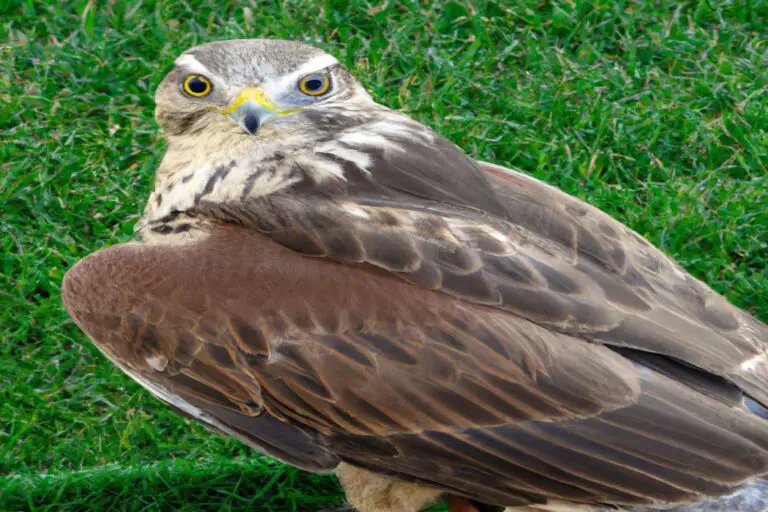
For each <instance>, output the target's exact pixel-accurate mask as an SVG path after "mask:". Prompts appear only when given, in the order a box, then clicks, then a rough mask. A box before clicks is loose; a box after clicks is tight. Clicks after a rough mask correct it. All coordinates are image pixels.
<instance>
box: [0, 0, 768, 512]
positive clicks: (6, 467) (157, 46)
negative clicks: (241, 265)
mask: <svg viewBox="0 0 768 512" xmlns="http://www.w3.org/2000/svg"><path fill="white" fill-rule="evenodd" d="M470 3H471V4H472V7H470V6H469V4H470ZM278 4H279V5H278ZM0 18H1V19H2V24H1V25H0V35H2V38H1V39H0V41H2V42H0V44H1V45H2V46H0V131H1V132H2V144H0V244H1V245H2V260H1V262H2V272H0V337H1V339H2V343H1V344H0V510H3V511H5V510H10V511H15V510H36V511H44V510H46V511H57V512H58V511H74V510H78V511H79V510H93V511H106V510H121V511H122V510H124V511H151V510H161V509H162V510H183V511H193V510H195V511H197V510H201V511H202V510H205V511H208V510H211V511H217V510H233V511H234V510H237V511H256V510H259V511H291V510H313V509H316V508H320V507H321V506H322V505H330V504H333V503H338V502H340V500H341V499H342V498H341V496H340V492H339V488H338V486H337V483H336V481H335V479H333V478H332V477H327V476H316V475H309V474H306V473H303V472H300V471H297V470H294V469H292V468H289V467H287V466H284V465H282V464H280V463H278V462H276V461H274V460H271V459H268V458H264V457H261V456H258V455H255V454H254V452H252V451H250V450H249V449H247V448H245V447H243V446H242V445H240V444H239V443H238V442H235V441H233V440H229V439H225V438H220V437H217V436H215V435H213V434H210V433H208V431H206V430H204V429H203V428H201V427H199V426H197V425H194V424H191V423H188V422H187V421H186V420H183V419H182V418H181V417H179V416H177V415H176V414H175V413H173V412H172V411H171V410H170V409H169V408H166V407H165V406H164V405H162V404H161V403H159V402H158V401H157V400H155V399H154V398H152V397H151V396H150V395H149V393H148V392H145V391H143V390H142V389H141V388H140V387H139V386H138V385H136V384H134V383H133V382H132V381H130V380H129V379H128V378H127V377H124V376H123V375H122V373H120V372H118V371H117V370H116V369H115V368H114V367H113V366H112V365H110V364H108V363H107V361H106V360H105V359H104V358H103V357H102V356H101V355H100V354H99V353H98V352H97V350H96V349H95V348H94V347H93V346H92V345H91V344H90V343H89V342H88V341H87V340H86V338H85V337H84V335H83V334H82V333H81V332H80V331H79V330H78V329H77V328H76V326H75V325H74V324H73V323H72V322H71V321H70V320H69V318H68V316H67V315H66V314H65V312H64V309H63V307H62V305H61V300H60V294H59V291H60V284H61V279H62V276H63V275H64V272H65V271H66V270H67V268H69V267H70V266H71V265H72V264H74V263H75V262H76V261H77V260H79V259H80V258H82V257H83V256H85V255H86V254H88V253H90V252H92V251H94V250H96V249H98V248H100V247H104V246H106V245H111V244H115V243H117V242H120V241H124V240H127V239H129V238H130V237H131V232H132V227H133V224H134V223H135V221H136V220H137V219H138V216H139V213H140V211H141V209H142V207H143V204H144V202H145V200H146V198H147V196H148V194H149V192H150V187H151V183H152V177H153V172H154V169H155V168H156V166H157V165H158V162H159V159H160V157H161V154H162V151H163V143H162V141H161V139H160V136H159V133H158V129H157V127H156V125H155V123H154V120H153V100H152V97H153V92H154V88H155V86H156V85H157V84H158V82H159V81H160V79H161V78H162V77H163V75H164V74H165V72H166V71H167V70H168V69H170V66H171V65H172V62H173V59H174V58H175V56H176V55H177V54H178V53H180V52H181V51H183V50H184V49H186V48H188V47H190V46H192V45H195V44H198V43H202V42H207V41H213V40H217V39H228V38H245V37H263V36H267V37H277V38H289V39H301V40H304V41H307V42H314V43H316V44H318V45H319V46H321V47H323V48H325V49H327V50H330V51H331V52H332V53H334V54H335V55H337V56H338V57H339V58H341V59H342V60H343V61H344V62H345V63H346V64H347V65H348V66H349V67H350V68H352V69H353V70H354V71H355V72H356V74H357V75H358V76H359V77H360V78H361V79H362V81H363V83H364V84H365V86H366V87H367V88H368V90H369V91H370V92H371V93H372V94H373V96H374V97H375V98H376V99H377V100H378V101H379V102H381V103H384V104H387V105H389V106H392V107H395V108H398V109H402V110H404V111H405V112H407V113H409V114H410V115H411V116H413V117H415V118H416V119H418V120H420V121H422V122H424V123H427V124H429V125H431V126H433V127H434V128H436V129H437V130H438V131H440V132H441V133H442V134H444V135H445V136H447V137H448V138H450V139H451V140H453V141H454V142H456V143H458V144H459V145H461V146H462V147H464V148H465V149H466V150H467V151H469V152H470V153H471V154H473V155H475V156H477V157H480V158H482V159H486V160H492V161H495V162H498V163H502V164H506V165H510V166H514V167H516V168H518V169H521V170H523V171H527V172H529V173H532V174H533V175H535V176H537V177H539V178H541V179H543V180H546V181H548V182H550V183H552V184H554V185H556V186H558V187H560V188H562V189H564V190H565V191H567V192H569V193H571V194H575V195H577V196H579V197H581V198H584V199H587V200H588V201H589V202H591V203H592V204H594V205H596V206H598V207H600V208H602V209H604V210H606V211H607V212H609V213H610V214H612V215H614V216H615V217H617V218H618V219H620V220H622V221H624V222H625V223H627V224H628V225H629V226H631V227H632V228H634V229H636V230H637V231H639V232H640V233H641V234H643V235H645V236H647V237H648V238H649V239H650V240H651V241H652V242H653V243H655V244H657V245H658V246H660V247H661V248H663V249H664V250H665V251H666V252H668V253H669V254H671V255H672V256H674V257H675V258H677V259H678V260H679V261H680V262H681V263H682V265H683V266H684V267H686V268H687V269H688V270H689V271H691V272H692V273H693V274H694V275H696V276H698V277H700V278H702V279H704V280H705V281H706V282H708V283H709V284H711V285H712V286H713V287H714V288H715V289H717V290H718V291H719V292H722V293H724V294H725V295H726V296H727V297H728V298H729V299H730V300H732V301H733V302H734V303H736V304H737V305H739V306H742V307H745V308H747V309H748V310H750V311H752V312H753V313H754V314H756V315H757V316H758V317H759V318H761V319H762V320H763V321H768V1H766V0H734V1H732V2H718V1H715V0H702V1H700V2H699V1H682V2H680V1H672V0H656V1H642V2H640V1H621V0H597V1H593V2H586V1H582V0H551V1H546V0H539V1H536V0H508V1H501V0H499V1H475V2H444V3H441V4H440V5H437V3H435V2H422V3H420V4H418V3H416V2H391V1H390V2H387V1H385V0H372V1H371V2H366V1H360V0H353V1H351V2H342V1H330V0H328V1H325V2H300V1H292V0H288V1H284V2H275V3H274V4H273V3H272V2H256V1H251V2H247V1H244V2H234V1H232V2H227V1H222V0H200V1H188V2H184V1H179V2H170V1H168V2H158V3H153V2H148V1H122V0H111V1H108V2H107V1H93V0H90V1H84V0H73V1H61V0H60V1H49V2H35V1H33V0H26V1H21V0H5V1H4V2H2V6H0Z"/></svg>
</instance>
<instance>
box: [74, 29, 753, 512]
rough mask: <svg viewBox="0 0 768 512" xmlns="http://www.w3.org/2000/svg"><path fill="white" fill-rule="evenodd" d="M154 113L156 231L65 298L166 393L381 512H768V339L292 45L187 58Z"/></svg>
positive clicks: (227, 49) (193, 413)
mask: <svg viewBox="0 0 768 512" xmlns="http://www.w3.org/2000/svg"><path fill="white" fill-rule="evenodd" d="M156 119H157V122H158V124H159V125H160V127H161V128H162V130H163V132H164V134H165V138H166V140H167V152H166V153H165V156H164V158H163V160H162V163H161V164H160V167H159V169H158V171H157V174H156V178H155V184H154V190H153V192H152V193H151V195H150V197H149V200H148V202H147V204H146V208H145V210H144V213H143V216H142V217H141V219H140V221H139V222H138V224H137V226H136V235H137V237H136V241H134V242H131V243H125V244H121V245H117V246H113V247H109V248H106V249H102V250H99V251H97V252H95V253H93V254H91V255H89V256H87V257H86V258H84V259H83V260H81V261H80V262H79V263H77V265H75V266H74V267H73V268H72V269H70V270H69V271H68V272H67V274H66V277H65V279H64V282H63V285H62V294H63V300H64V303H65V305H66V308H67V310H68V311H69V314H70V315H71V316H72V318H73V319H74V321H75V322H76V323H77V325H78V326H79V327H80V328H81V329H82V330H83V331H84V332H85V333H86V334H87V336H88V337H89V338H90V339H91V340H92V341H93V342H94V343H95V344H96V346H97V347H98V348H99V349H100V350H101V351H102V352H103V353H104V355H105V356H106V357H107V358H108V359H109V360H110V361H112V363H114V364H115V365H116V366H117V367H119V368H120V369H121V370H122V371H123V372H125V373H126V374H128V375H129V376H130V377H132V378H133V379H135V380H136V381H138V382H139V383H140V384H141V385H142V386H144V387H145V388H146V389H148V390H149V391H150V392H151V393H152V394H153V395H155V396H156V397H157V398H159V399H160V400H162V401H164V402H166V403H168V404H169V405H171V406H172V407H174V408H175V409H176V410H178V411H179V412H181V413H183V414H184V415H186V416H188V417H191V418H193V419H194V420H196V421H199V422H201V423H203V424H205V425H207V426H208V427H210V428H211V429H213V430H215V431H218V432H220V433H223V434H226V435H230V436H234V437H236V438H238V439H240V440H242V441H243V442H244V443H246V444H248V445H250V446H252V447H253V448H256V449H258V450H260V451H261V452H263V453H265V454H268V455H270V456H273V457H276V458H277V459H280V460H282V461H284V462H286V463H288V464H291V465H294V466H297V467H299V468H303V469H305V470H308V471H314V472H337V473H338V474H339V476H340V478H341V481H342V484H343V485H344V487H345V489H346V491H347V497H348V499H349V501H350V503H351V504H352V505H354V506H356V507H357V508H358V510H360V511H361V512H396V511H397V512H415V511H417V510H420V509H421V508H422V507H423V506H426V505H428V504H429V503H431V502H434V501H435V500H439V499H444V500H445V501H446V502H448V503H449V505H450V507H451V509H452V510H453V511H460V510H465V511H469V510H481V509H486V508H487V507H489V506H493V507H507V508H508V509H509V510H550V511H555V510H557V511H563V510H574V511H587V510H589V511H598V510H599V511H602V510H605V511H607V510H626V511H635V512H636V511H648V510H657V509H665V508H671V509H673V510H675V511H704V510H713V511H714V510H732V511H740V512H748V511H754V512H756V511H758V510H760V511H762V510H764V507H767V506H768V489H767V488H766V486H765V483H764V481H763V479H762V475H765V474H766V473H768V408H767V406H768V356H766V344H767V343H768V326H766V325H764V324H763V323H761V322H760V321H758V320H757V319H755V318H753V317H752V316H750V315H749V314H748V313H746V312H745V311H743V310H740V309H738V308H736V307H735V306H733V305H731V304H730V303H729V302H727V301H726V300H725V299H724V298H723V297H721V296H720V295H718V294H717V293H715V292H714V291H713V290H712V289H710V288H709V287H708V286H706V285H705V284H704V283H702V282H701V281H699V280H697V279H695V278H693V277H692V276H691V275H689V274H688V273H686V272H685V271H684V270H683V269H682V268H681V267H680V266H679V265H678V264H677V263H675V262H674V261H673V260H671V259H670V258H669V257H667V256H665V255H664V254H663V253H662V252H660V251H659V250H658V249H656V248H655V247H654V246H652V245H651V244H650V243H649V242H648V241H646V240H645V239H644V238H643V237H642V236H640V235H638V234H637V233H636V232H634V231H632V230H631V229H629V228H628V227H626V226H625V225H623V224H622V223H620V222H619V221H617V220H614V219H613V218H611V217H610V216H608V215H607V214H605V213H603V212H602V211H600V210H598V209H596V208H594V207H592V206H590V205H588V204H586V203H584V202H582V201H580V200H578V199H576V198H574V197H571V196H569V195H567V194H565V193H563V192H561V191H559V190H558V189H556V188H554V187H551V186H549V185H547V184H545V183H543V182H541V181H538V180H536V179H534V178H532V177H530V176H527V175H525V174H522V173H519V172H516V171H513V170H510V169H506V168H503V167H500V166H498V165H494V164H491V163H486V162H482V161H477V160H475V159H473V158H471V157H470V156H468V155H467V154H466V153H465V152H463V151H462V150H461V149H459V148H458V147H457V146H456V145H454V144H452V143H451V142H449V141H448V140H446V139H445V138H443V137H441V136H439V135H438V134H436V133H435V132H434V131H432V130H430V129H429V128H427V127H425V126H424V125H422V124H419V123H417V122H416V121H414V120H412V119H410V118H409V117H407V116H405V115H403V114H401V113H398V112H395V111H393V110H390V109H388V108H386V107H384V106H382V105H379V104H377V103H375V102H374V101H373V100H372V99H371V97H370V96H369V94H368V93H367V92H366V91H365V90H364V89H363V87H362V86H361V85H360V83H359V82H358V81H357V80H356V79H355V77H353V75H352V74H351V73H350V71H348V70H347V69H346V68H345V67H344V66H343V65H342V64H340V63H339V61H338V60H337V59H336V58H334V57H333V56H331V55H329V54H327V53H324V52H323V51H321V50H319V49H317V48H314V47H312V46H308V45H305V44H301V43H298V42H291V41H280V40H236V41H221V42H215V43H210V44H206V45H202V46H198V47H195V48H192V49H190V50H188V51H186V52H184V53H183V54H182V55H181V56H179V57H178V58H177V59H176V61H175V67H174V68H173V69H172V70H171V71H170V72H169V73H168V75H167V76H166V77H165V78H164V80H163V81H162V83H161V84H160V85H159V87H158V89H157V92H156ZM718 507H719V508H718Z"/></svg>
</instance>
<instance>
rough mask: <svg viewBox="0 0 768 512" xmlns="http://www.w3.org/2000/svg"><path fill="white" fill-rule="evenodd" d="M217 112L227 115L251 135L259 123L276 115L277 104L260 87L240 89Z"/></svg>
mask: <svg viewBox="0 0 768 512" xmlns="http://www.w3.org/2000/svg"><path fill="white" fill-rule="evenodd" d="M219 112H221V113H222V114H225V115H227V116H228V117H229V118H230V119H231V120H232V121H233V122H234V123H235V124H237V125H238V126H240V127H241V128H242V129H243V130H245V131H246V132H247V133H249V134H251V135H254V134H255V133H257V132H258V131H259V128H261V125H263V124H264V123H265V122H267V121H268V120H270V119H272V118H273V117H277V115H278V113H279V111H278V108H277V105H275V103H274V102H273V101H272V100H270V99H269V98H268V97H267V95H266V93H265V92H264V90H263V89H261V88H260V87H259V88H255V87H246V88H244V89H241V90H240V92H239V93H238V94H237V96H235V98H234V99H233V100H232V101H231V102H230V103H229V105H228V106H227V107H226V108H222V109H219Z"/></svg>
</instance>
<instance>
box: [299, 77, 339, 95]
mask: <svg viewBox="0 0 768 512" xmlns="http://www.w3.org/2000/svg"><path fill="white" fill-rule="evenodd" d="M330 88H331V78H330V77H329V76H328V75H327V74H326V73H312V74H311V75H307V76H305V77H304V78H302V79H301V80H299V90H300V91H301V92H303V93H304V94H306V95H307V96H322V95H323V94H325V93H327V92H328V90H329V89H330Z"/></svg>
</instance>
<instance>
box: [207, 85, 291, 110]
mask: <svg viewBox="0 0 768 512" xmlns="http://www.w3.org/2000/svg"><path fill="white" fill-rule="evenodd" d="M247 101H252V102H254V103H257V104H259V105H261V106H262V107H264V108H265V109H267V110H269V111H270V112H275V113H276V114H278V115H285V114H291V113H293V112H298V111H299V110H301V109H300V108H284V109H281V108H278V107H277V105H276V104H275V102H274V101H272V100H271V99H269V98H268V97H267V94H266V93H265V92H264V89H262V88H261V87H245V88H243V89H241V90H240V92H239V93H238V95H237V96H235V99H233V100H232V101H231V102H230V103H229V105H227V106H226V107H224V108H218V109H216V110H217V111H218V112H220V113H222V114H231V113H232V112H234V111H235V110H237V109H238V108H240V106H241V105H242V104H243V103H245V102H247Z"/></svg>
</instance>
